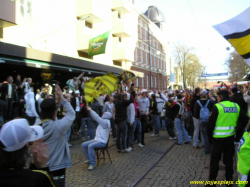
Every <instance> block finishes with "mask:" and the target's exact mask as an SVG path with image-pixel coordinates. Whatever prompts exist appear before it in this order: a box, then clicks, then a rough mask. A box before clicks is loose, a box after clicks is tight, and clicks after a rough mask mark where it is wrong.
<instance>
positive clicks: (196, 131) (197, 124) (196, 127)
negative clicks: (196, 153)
mask: <svg viewBox="0 0 250 187" xmlns="http://www.w3.org/2000/svg"><path fill="white" fill-rule="evenodd" d="M193 121H194V136H193V146H194V147H195V146H199V140H198V139H199V134H200V120H199V119H196V118H195V117H193ZM201 142H202V144H203V145H204V139H203V135H202V134H201Z"/></svg>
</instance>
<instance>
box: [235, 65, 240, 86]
mask: <svg viewBox="0 0 250 187" xmlns="http://www.w3.org/2000/svg"><path fill="white" fill-rule="evenodd" d="M238 74H239V71H238V69H237V68H236V70H235V76H236V84H237V81H238V80H237V78H238Z"/></svg>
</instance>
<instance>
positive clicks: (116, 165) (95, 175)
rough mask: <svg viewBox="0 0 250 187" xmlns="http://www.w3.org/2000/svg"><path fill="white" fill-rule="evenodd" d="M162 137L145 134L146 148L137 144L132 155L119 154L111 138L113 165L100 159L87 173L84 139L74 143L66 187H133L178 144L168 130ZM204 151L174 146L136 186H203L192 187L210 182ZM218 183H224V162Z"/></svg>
mask: <svg viewBox="0 0 250 187" xmlns="http://www.w3.org/2000/svg"><path fill="white" fill-rule="evenodd" d="M160 134H161V136H160V137H150V135H151V133H147V134H145V135H146V136H145V140H146V142H145V143H146V146H145V147H144V148H139V147H137V146H136V145H135V148H136V150H135V151H131V152H130V153H117V152H116V147H115V145H114V144H115V142H114V141H113V139H112V138H111V139H110V146H111V147H110V148H109V153H110V155H111V160H112V162H113V163H112V164H111V163H110V161H109V159H108V157H107V155H106V160H105V161H103V160H100V163H99V166H98V167H97V168H96V169H94V170H93V171H88V169H87V168H88V165H87V164H84V160H85V156H84V153H83V150H82V148H81V143H82V140H81V138H78V139H75V140H72V141H71V142H70V143H72V144H73V146H72V147H71V148H70V150H71V159H72V164H73V166H72V167H71V168H68V169H67V174H66V186H67V187H83V186H84V187H85V186H94V187H99V186H102V187H118V186H121V187H131V186H132V185H133V184H134V183H135V182H137V181H138V179H139V178H140V177H142V175H143V174H144V173H145V172H146V171H147V170H148V169H149V168H150V167H151V166H152V165H153V164H154V163H155V162H156V161H157V160H158V159H159V158H160V157H161V156H162V155H163V154H164V152H165V151H166V150H167V149H168V148H170V147H171V146H172V145H173V144H174V143H175V142H176V141H174V140H168V138H169V136H168V134H167V132H166V131H161V132H160ZM73 138H75V136H74V137H73ZM202 151H203V150H202V149H200V150H196V149H194V148H193V147H192V144H189V145H184V146H179V145H174V146H173V148H172V149H171V150H170V151H169V152H168V153H167V154H166V155H165V156H164V157H163V158H162V159H161V160H160V161H159V162H158V163H157V164H156V166H155V167H153V168H152V170H150V171H149V173H148V174H147V175H145V176H144V177H143V178H142V180H141V181H140V182H139V183H138V184H137V185H136V186H138V187H144V186H145V187H151V186H152V187H157V186H162V187H164V186H166V187H167V186H173V187H177V186H183V187H186V186H204V185H194V184H192V185H190V181H193V180H194V181H206V180H207V179H208V172H209V160H210V156H202V155H201V153H202ZM217 180H220V181H222V180H225V177H224V166H223V164H222V162H221V164H220V171H219V174H218V178H217ZM221 186H223V185H221Z"/></svg>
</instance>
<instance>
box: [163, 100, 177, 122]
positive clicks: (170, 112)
mask: <svg viewBox="0 0 250 187" xmlns="http://www.w3.org/2000/svg"><path fill="white" fill-rule="evenodd" d="M168 104H169V102H166V104H165V107H164V108H165V110H166V117H168V118H172V119H174V118H175V117H176V115H175V113H176V112H175V111H174V109H175V107H174V106H175V104H172V105H168Z"/></svg>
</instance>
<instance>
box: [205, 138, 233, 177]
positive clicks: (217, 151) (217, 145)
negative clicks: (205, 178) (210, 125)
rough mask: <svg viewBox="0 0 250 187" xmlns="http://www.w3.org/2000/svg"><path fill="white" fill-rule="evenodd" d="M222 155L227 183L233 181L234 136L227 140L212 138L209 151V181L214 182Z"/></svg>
mask: <svg viewBox="0 0 250 187" xmlns="http://www.w3.org/2000/svg"><path fill="white" fill-rule="evenodd" d="M222 153H223V163H224V164H225V170H226V173H225V177H226V180H227V181H230V180H233V173H234V169H233V157H234V154H235V146H234V136H230V137H227V138H214V139H213V143H212V150H211V159H210V170H209V180H210V181H211V180H216V178H217V175H218V170H219V162H220V160H221V156H222Z"/></svg>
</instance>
